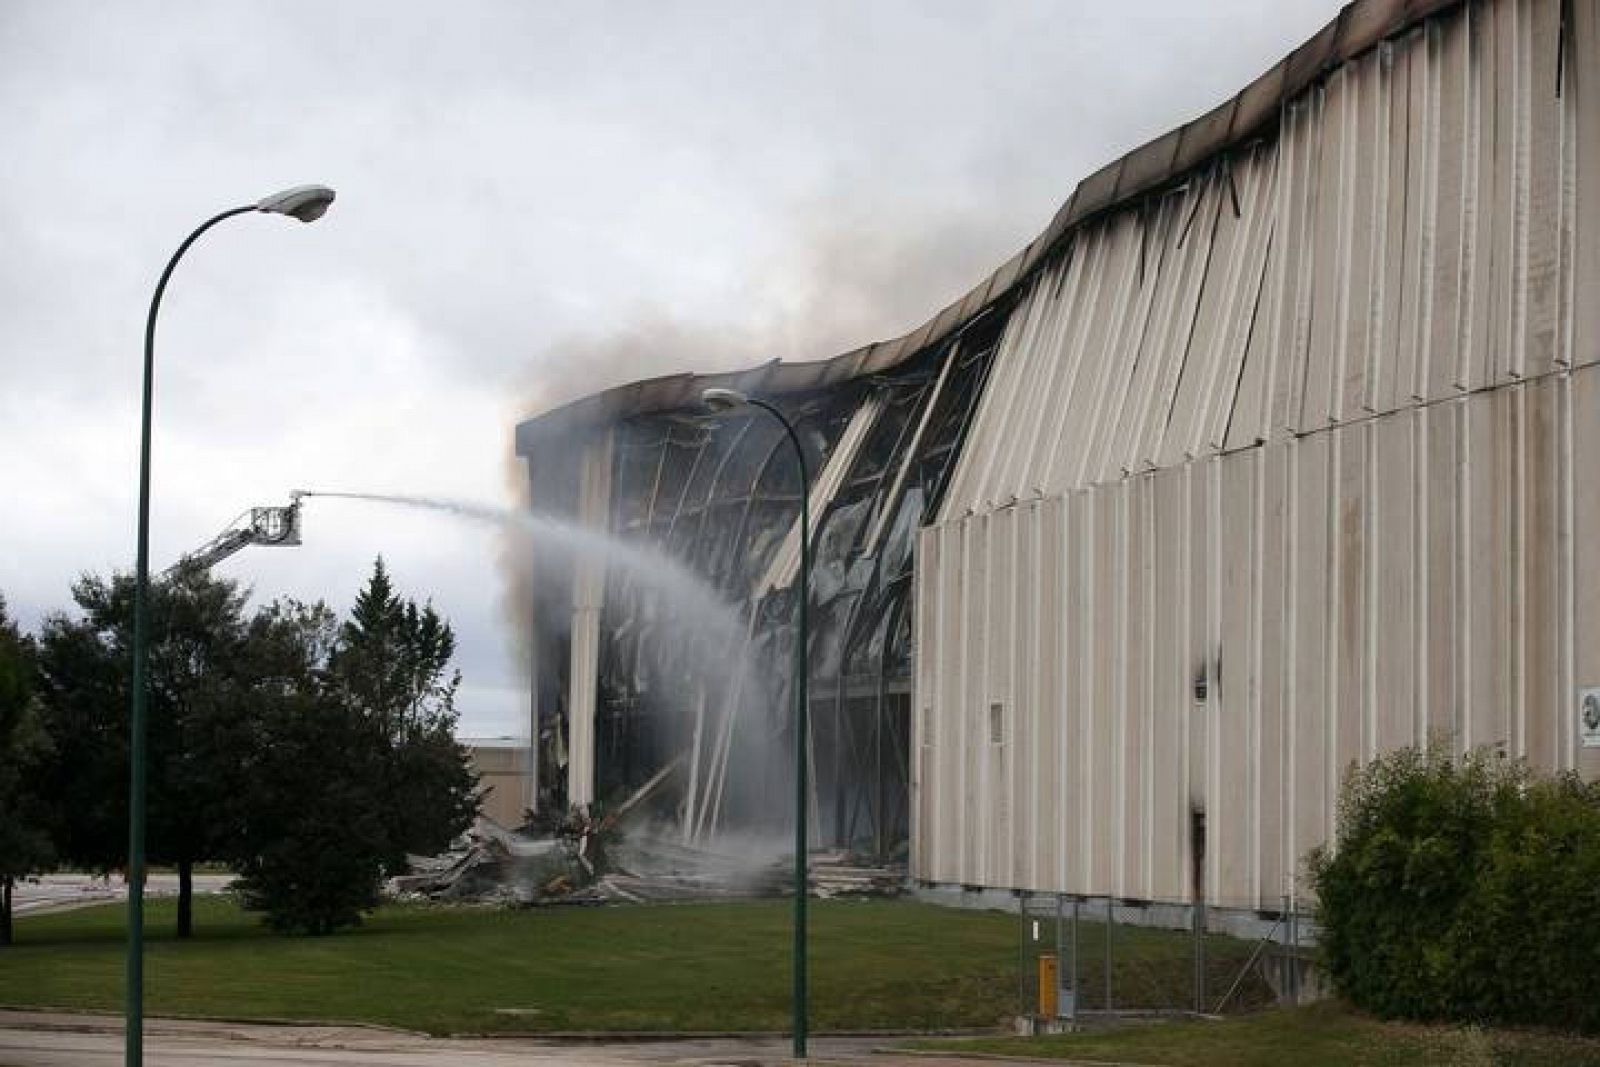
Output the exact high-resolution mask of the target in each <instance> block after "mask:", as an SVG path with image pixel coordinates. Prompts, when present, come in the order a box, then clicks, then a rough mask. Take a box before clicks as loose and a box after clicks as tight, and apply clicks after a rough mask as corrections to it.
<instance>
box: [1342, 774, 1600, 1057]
mask: <svg viewBox="0 0 1600 1067" xmlns="http://www.w3.org/2000/svg"><path fill="white" fill-rule="evenodd" d="M1337 845H1338V847H1337V850H1336V851H1332V852H1330V851H1326V850H1318V851H1316V852H1314V853H1313V855H1312V860H1311V870H1312V875H1313V878H1314V880H1315V884H1316V889H1317V897H1318V901H1319V912H1320V919H1321V925H1322V934H1321V937H1320V944H1321V949H1322V954H1323V958H1324V960H1325V962H1326V964H1327V967H1328V972H1329V975H1330V977H1331V978H1332V979H1333V982H1334V985H1335V986H1336V987H1337V988H1338V989H1339V991H1340V992H1341V993H1342V994H1344V995H1345V996H1346V997H1348V998H1349V999H1350V1000H1351V1001H1352V1002H1353V1003H1355V1004H1357V1005H1358V1006H1360V1007H1363V1008H1366V1009H1367V1010H1369V1011H1372V1012H1375V1013H1377V1014H1379V1015H1384V1016H1399V1017H1406V1018H1416V1019H1456V1020H1462V1021H1469V1022H1485V1023H1489V1022H1493V1023H1513V1024H1538V1025H1553V1026H1562V1027H1570V1028H1576V1029H1582V1030H1589V1031H1600V1001H1596V999H1595V997H1594V994H1593V991H1594V989H1595V988H1596V987H1597V986H1600V939H1596V938H1595V937H1594V935H1593V933H1592V931H1591V929H1590V926H1591V924H1592V921H1593V920H1592V917H1593V916H1594V914H1595V913H1596V912H1600V787H1596V786H1594V785H1592V784H1586V783H1584V782H1582V781H1581V780H1579V779H1578V778H1577V777H1576V776H1575V775H1571V774H1565V775H1558V776H1556V777H1553V778H1547V777H1539V776H1536V775H1534V774H1533V773H1532V772H1530V771H1529V769H1528V768H1527V767H1526V765H1524V764H1523V763H1521V762H1520V761H1516V760H1506V759H1502V758H1500V757H1499V756H1498V755H1497V754H1494V753H1490V752H1487V751H1484V750H1476V751H1474V752H1471V753H1469V754H1467V755H1466V756H1464V757H1459V758H1458V757H1453V756H1451V755H1450V754H1449V753H1448V751H1447V750H1446V749H1445V747H1444V746H1442V745H1439V746H1435V747H1433V748H1432V749H1431V750H1430V751H1428V752H1420V751H1418V750H1416V749H1401V750H1398V751H1396V752H1392V753H1388V754H1385V755H1383V756H1380V757H1379V758H1378V759H1377V760H1375V761H1373V762H1372V763H1370V764H1368V765H1367V766H1366V767H1363V768H1359V769H1356V770H1353V771H1352V772H1351V773H1350V775H1349V777H1348V778H1347V779H1346V781H1345V784H1344V788H1343V792H1342V794H1341V797H1340V806H1339V826H1338V837H1337Z"/></svg>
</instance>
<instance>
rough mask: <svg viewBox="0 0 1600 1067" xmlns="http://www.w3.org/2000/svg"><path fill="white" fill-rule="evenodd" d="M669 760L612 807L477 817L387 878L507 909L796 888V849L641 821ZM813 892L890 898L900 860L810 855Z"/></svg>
mask: <svg viewBox="0 0 1600 1067" xmlns="http://www.w3.org/2000/svg"><path fill="white" fill-rule="evenodd" d="M675 767H676V765H675V764H669V765H668V766H667V767H665V768H663V769H662V771H661V772H660V773H658V774H657V775H656V776H655V777H653V778H652V779H651V780H650V781H649V782H646V783H645V785H644V786H643V787H641V788H640V789H639V790H637V791H636V792H635V793H634V794H633V795H632V796H631V797H629V798H628V799H627V800H626V801H625V802H624V803H622V804H620V805H618V806H617V807H616V808H615V809H614V810H611V811H603V810H594V811H590V810H585V809H581V808H574V809H572V810H571V811H568V812H567V813H566V814H565V815H564V816H562V817H561V818H560V819H559V820H549V819H546V820H542V821H541V820H535V819H532V818H530V820H529V822H528V824H527V825H526V826H524V827H523V828H522V829H520V830H508V829H506V828H505V827H503V826H500V825H499V824H497V823H495V822H494V821H493V820H492V819H489V818H486V817H483V816H480V817H479V818H478V820H477V822H476V823H474V825H473V827H472V829H471V830H470V831H469V832H468V833H467V834H466V835H465V836H464V837H462V839H461V840H460V841H458V842H457V843H456V845H455V847H453V848H451V849H450V850H449V851H447V852H445V853H443V854H442V855H439V856H430V857H424V856H412V857H408V859H409V860H410V864H411V870H410V873H408V874H404V875H400V876H398V877H395V878H391V879H390V880H389V891H390V892H391V893H392V894H393V895H394V896H396V897H399V898H401V899H420V900H432V901H442V902H471V903H486V904H510V905H523V906H534V905H545V904H644V903H659V902H666V901H683V900H709V899H738V898H751V897H773V896H784V895H789V894H792V893H793V891H794V880H793V879H794V860H793V852H792V851H791V852H789V853H788V854H787V855H785V854H783V853H782V851H781V849H772V848H766V849H757V848H735V847H732V846H728V847H727V849H726V851H719V850H717V849H714V848H703V847H699V846H696V845H691V844H688V843H686V842H684V841H682V840H681V838H682V832H681V829H679V828H677V827H674V826H671V825H663V824H658V823H652V822H650V821H648V820H647V819H645V818H644V816H643V812H642V806H643V804H644V802H645V801H646V800H647V799H648V798H649V797H650V796H651V795H652V794H653V793H654V792H655V791H656V790H658V789H659V788H660V787H661V785H662V783H663V782H664V781H665V780H666V779H667V778H668V777H669V776H670V775H671V773H672V772H673V770H674V769H675ZM808 875H809V877H808V883H807V884H808V886H809V888H810V893H811V895H813V896H816V897H823V898H832V897H889V896H898V895H899V894H900V893H901V892H902V891H903V890H904V888H905V884H906V868H905V866H904V864H876V863H873V862H871V861H870V860H868V859H866V858H863V857H860V856H856V855H854V854H852V853H850V852H846V851H840V850H832V851H818V852H813V853H812V854H811V855H810V856H809V857H808Z"/></svg>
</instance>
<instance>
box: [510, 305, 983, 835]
mask: <svg viewBox="0 0 1600 1067" xmlns="http://www.w3.org/2000/svg"><path fill="white" fill-rule="evenodd" d="M1004 303H1005V302H1003V301H1002V302H1001V305H999V306H994V307H992V308H990V309H989V310H988V313H986V314H984V315H982V316H981V317H978V316H975V317H974V318H973V319H972V320H971V321H970V322H968V323H967V324H965V326H964V328H962V329H960V330H953V331H951V332H950V333H949V334H948V335H947V336H945V337H943V338H941V339H940V340H938V341H936V342H934V343H931V344H928V345H927V346H926V347H924V348H923V349H922V350H920V351H918V352H916V353H915V354H913V355H912V356H911V357H910V358H908V359H905V360H903V361H901V362H899V363H898V364H896V365H892V366H887V367H885V368H883V369H882V370H873V369H870V368H862V369H861V372H859V373H839V372H838V371H839V368H837V366H836V362H837V361H835V363H833V364H817V365H813V369H815V370H819V371H821V373H818V374H814V375H813V376H812V377H811V379H807V380H800V381H796V382H793V383H785V382H784V381H782V380H781V379H782V376H783V375H784V374H785V373H786V372H787V371H788V370H789V368H780V367H778V366H777V365H769V366H768V367H765V368H760V369H758V370H755V371H752V372H749V373H746V374H742V375H737V376H732V380H736V381H737V383H738V385H739V387H740V388H741V389H747V390H749V391H751V392H753V393H759V394H760V395H763V396H764V397H765V398H767V399H768V400H769V401H771V402H772V403H775V404H777V405H778V406H779V407H781V408H782V410H783V411H784V413H785V414H786V416H787V417H788V418H789V419H790V420H791V421H792V422H793V423H794V425H795V427H796V429H797V431H798V433H799V437H800V440H801V443H802V447H803V448H804V449H805V452H806V461H807V466H808V469H809V470H810V472H811V489H810V494H811V499H810V504H811V513H812V531H811V533H812V536H811V548H812V571H811V579H812V580H811V591H810V595H811V618H812V626H811V632H810V641H809V648H808V653H807V654H808V659H809V662H810V671H811V721H812V745H811V753H810V759H811V763H812V767H813V770H814V774H813V781H814V783H815V786H814V795H813V810H814V814H815V815H816V816H817V819H816V821H815V823H814V825H816V827H817V830H816V836H817V840H818V843H819V844H835V845H841V846H848V847H852V848H857V849H862V850H866V851H872V852H875V853H877V854H880V855H888V854H892V853H893V852H895V851H896V850H897V849H900V848H901V847H902V846H903V845H904V843H905V841H906V838H907V832H908V808H907V797H908V785H909V763H908V760H909V730H910V724H909V716H910V706H911V683H912V668H911V664H912V649H911V619H912V611H911V596H912V577H913V559H912V557H913V552H914V551H915V544H916V533H917V531H918V530H919V529H920V528H921V527H922V526H923V525H925V524H926V523H927V522H929V521H931V519H932V518H933V516H934V515H935V514H936V512H937V509H938V506H939V503H940V501H941V499H942V497H943V494H944V489H945V487H946V486H947V484H948V483H949V480H950V477H951V474H952V472H953V470H954V465H955V459H956V457H957V455H958V453H959V450H960V446H961V443H962V441H963V439H964V437H965V434H966V430H967V427H968V425H969V423H970V421H971V419H972V416H973V413H974V412H975V410H976V407H977V402H978V398H979V396H980V394H981V392H982V389H983V385H984V382H985V379H986V377H987V372H988V368H989V365H990V359H991V357H992V355H993V352H994V350H995V347H996V346H997V344H998V343H999V338H1000V334H1001V331H1002V329H1003V327H1004V325H1005V317H1006V316H1005V308H1004V306H1003V304H1004ZM830 370H832V372H833V373H829V371H830ZM726 380H729V378H727V377H718V378H715V379H712V378H706V379H700V378H686V379H668V380H666V381H665V382H664V383H647V384H656V385H657V386H658V388H663V387H670V393H669V394H668V395H669V396H670V397H672V398H673V399H671V400H669V401H667V402H664V403H661V402H658V403H657V404H655V405H652V404H651V403H649V402H648V401H641V400H636V401H635V403H634V404H633V405H632V407H633V410H625V411H623V412H620V413H617V414H607V413H598V417H593V418H586V419H584V420H583V421H582V423H581V424H578V423H577V422H576V420H572V421H569V420H568V419H565V418H563V417H562V416H563V414H564V412H556V413H554V415H553V416H551V417H547V418H546V419H536V420H533V421H531V422H529V423H525V424H524V425H523V426H522V427H521V429H520V433H519V442H520V447H521V449H522V454H523V455H524V457H525V458H526V460H527V462H528V469H529V478H530V482H529V486H530V498H531V500H532V503H533V506H534V508H535V509H536V510H539V511H546V512H555V513H558V514H563V515H567V516H571V517H573V518H575V519H576V520H577V521H579V522H581V523H583V524H585V525H587V526H590V527H593V528H600V529H604V530H605V531H606V532H607V533H608V534H609V535H610V536H611V537H613V538H615V539H616V540H618V541H620V542H623V543H627V544H635V545H643V546H650V548H652V549H653V550H657V551H660V552H663V553H665V554H666V555H668V556H670V557H671V558H672V559H674V560H676V561H679V562H680V563H682V564H683V565H684V566H685V567H687V569H688V570H690V571H692V572H693V573H694V574H695V575H697V576H698V577H699V578H701V579H702V580H704V581H705V582H706V583H707V584H708V585H709V586H710V587H711V588H713V589H714V590H715V591H716V594H717V595H718V596H720V598H721V599H723V600H724V601H726V602H727V603H728V604H729V605H731V606H732V608H733V612H734V614H735V615H736V616H737V617H738V621H739V626H740V628H741V632H740V633H739V634H738V635H737V637H736V641H735V643H740V642H742V643H743V645H744V647H743V648H742V649H741V648H728V649H727V650H726V662H727V667H726V669H725V670H721V671H719V670H717V669H715V667H716V665H714V664H713V665H708V664H707V663H706V662H704V657H701V656H697V655H696V654H695V650H694V649H693V647H692V643H691V642H688V641H686V640H685V635H684V634H683V633H682V632H681V630H682V625H683V622H684V620H682V619H681V618H678V617H676V616H675V615H674V613H673V611H672V609H671V605H670V604H666V603H663V598H662V596H661V595H660V593H659V591H658V590H656V589H654V588H651V587H650V586H649V584H648V583H641V582H640V581H638V580H637V577H636V576H635V575H633V574H630V573H628V572H627V570H625V569H621V568H607V569H606V573H605V574H604V576H603V577H600V578H598V579H597V578H596V576H595V575H593V574H591V573H586V568H585V566H584V564H583V563H581V562H577V563H574V562H573V561H570V560H557V561H551V562H552V563H553V564H555V565H553V566H546V567H544V568H541V567H540V566H539V562H538V560H537V558H536V559H535V560H534V562H533V567H532V570H533V575H534V580H533V581H532V582H531V590H532V600H533V605H532V606H533V611H534V614H535V624H534V630H535V645H536V652H535V656H534V659H535V662H534V677H535V681H534V684H533V694H534V695H533V705H534V707H533V714H534V716H535V720H536V721H537V723H538V736H539V738H540V745H539V754H538V760H539V778H540V782H541V785H540V789H539V796H540V803H541V805H542V806H545V807H553V808H557V809H561V808H565V807H566V806H567V805H568V804H572V803H589V802H592V801H595V800H602V801H603V800H605V799H606V798H608V797H613V796H620V795H626V794H627V793H628V792H629V791H630V790H632V789H633V788H636V787H637V786H638V785H639V784H641V783H642V782H643V781H645V780H646V779H648V778H649V777H650V776H652V775H653V774H655V773H656V772H657V771H659V770H660V769H661V768H662V767H664V766H667V765H669V764H674V763H676V764H677V768H676V771H677V773H676V781H677V787H676V788H675V789H673V790H668V791H665V793H664V795H667V796H671V797H673V798H674V800H673V801H672V802H671V804H670V805H669V807H670V810H664V811H662V814H663V815H666V816H668V817H670V818H673V819H675V820H677V821H678V822H679V823H680V824H681V826H682V832H683V835H684V837H685V838H686V839H688V840H701V839H705V838H708V837H710V836H712V835H713V834H715V833H716V832H718V831H720V830H723V829H735V830H754V831H759V830H762V829H768V828H775V827H776V826H778V825H781V824H782V823H783V822H784V821H786V820H787V819H788V818H789V807H790V805H791V802H790V800H789V797H790V792H789V790H790V784H791V783H792V778H791V777H790V774H791V770H790V769H791V768H792V766H793V747H792V745H793V713H792V708H793V696H792V691H791V688H790V684H791V681H792V678H791V676H792V669H791V667H790V665H791V664H792V663H793V657H794V628H793V620H794V615H795V612H794V607H795V604H794V597H795V595H796V590H795V586H796V578H797V575H798V570H799V567H798V563H799V552H798V536H799V533H798V519H799V512H800V493H801V491H802V487H801V485H800V475H799V470H798V468H797V466H796V464H795V461H794V456H793V452H792V448H791V446H790V445H789V442H788V441H787V439H786V437H785V436H784V433H783V430H782V428H781V427H780V426H778V424H777V423H776V421H775V420H773V419H771V418H768V417H765V416H761V417H757V416H758V415H760V413H755V414H751V413H730V414H726V415H720V416H714V415H712V414H710V413H709V412H707V411H705V410H704V409H703V408H702V407H701V406H700V405H699V404H698V402H697V401H698V396H699V391H700V389H701V388H703V387H704V386H705V385H708V384H711V383H712V382H713V381H715V382H722V381H726ZM686 383H692V385H691V384H686ZM788 384H792V385H794V386H798V387H791V388H785V385H788ZM664 391H665V388H664ZM591 657H592V658H591ZM740 665H745V666H747V667H748V675H749V676H747V677H741V676H740V674H739V669H738V667H739V666H740ZM708 666H709V668H710V669H708ZM591 672H592V675H591ZM585 720H587V723H586V722H585ZM586 725H588V726H589V727H590V729H592V733H591V732H590V729H586V728H585V727H586ZM584 748H587V749H589V750H590V751H591V752H592V757H588V756H586V755H585V753H584V752H583V751H581V750H582V749H584ZM591 760H592V762H591ZM574 774H577V775H581V776H582V777H583V778H585V779H586V782H585V784H588V783H592V784H588V788H584V787H583V785H579V786H578V787H577V788H574V787H573V783H574V779H573V775H574Z"/></svg>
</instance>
